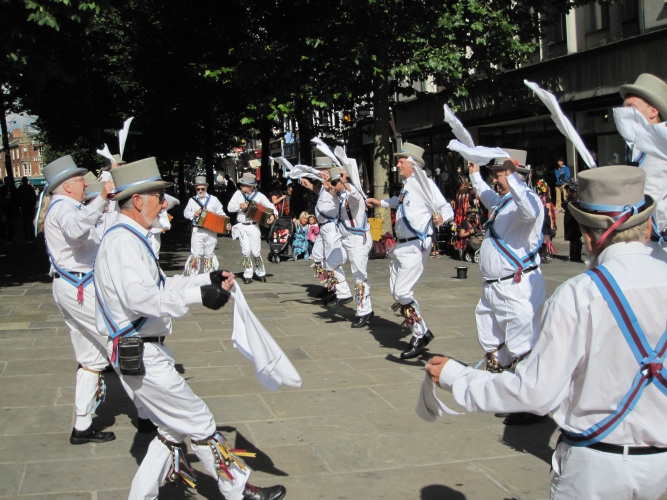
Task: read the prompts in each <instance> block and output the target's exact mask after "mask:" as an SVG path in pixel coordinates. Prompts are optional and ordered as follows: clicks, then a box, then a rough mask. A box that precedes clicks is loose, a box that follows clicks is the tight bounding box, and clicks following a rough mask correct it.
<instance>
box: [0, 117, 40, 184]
mask: <svg viewBox="0 0 667 500" xmlns="http://www.w3.org/2000/svg"><path fill="white" fill-rule="evenodd" d="M34 135H35V134H34V133H33V132H29V131H28V125H24V126H23V129H19V128H15V129H14V130H12V133H11V135H10V137H9V151H5V150H4V149H0V177H2V179H4V178H5V177H6V176H7V171H6V169H5V158H6V156H5V155H7V154H8V155H9V157H10V159H11V162H12V173H13V175H14V180H15V181H16V183H17V184H18V183H20V181H21V177H27V178H28V179H29V180H30V183H31V184H32V185H33V186H35V187H40V186H43V185H44V176H43V175H42V169H43V168H44V162H43V160H42V145H41V144H40V143H39V142H37V141H35V138H34ZM0 148H2V145H1V144H0Z"/></svg>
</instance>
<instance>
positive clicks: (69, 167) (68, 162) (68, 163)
mask: <svg viewBox="0 0 667 500" xmlns="http://www.w3.org/2000/svg"><path fill="white" fill-rule="evenodd" d="M86 173H88V169H87V168H80V167H77V166H76V163H74V160H73V159H72V157H71V156H69V155H67V156H63V157H61V158H58V159H57V160H55V161H52V162H51V163H49V164H48V165H47V166H46V167H44V170H42V174H44V177H45V178H46V188H45V189H44V194H51V191H53V190H54V189H55V188H57V187H58V186H60V185H61V184H62V183H63V182H65V181H66V180H67V179H70V178H72V177H77V176H79V175H85V174H86Z"/></svg>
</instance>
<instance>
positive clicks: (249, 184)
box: [239, 179, 257, 187]
mask: <svg viewBox="0 0 667 500" xmlns="http://www.w3.org/2000/svg"><path fill="white" fill-rule="evenodd" d="M239 184H243V185H244V186H252V187H255V186H256V185H257V183H256V182H246V181H244V180H243V179H241V180H240V181H239Z"/></svg>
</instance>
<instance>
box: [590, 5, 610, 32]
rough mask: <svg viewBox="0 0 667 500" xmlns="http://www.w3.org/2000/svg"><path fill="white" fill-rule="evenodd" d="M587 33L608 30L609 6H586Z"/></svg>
mask: <svg viewBox="0 0 667 500" xmlns="http://www.w3.org/2000/svg"><path fill="white" fill-rule="evenodd" d="M588 9H589V11H588V12H589V22H590V24H589V28H588V32H589V33H595V32H596V31H600V30H605V29H607V28H609V4H608V3H598V2H594V3H591V4H589V5H588Z"/></svg>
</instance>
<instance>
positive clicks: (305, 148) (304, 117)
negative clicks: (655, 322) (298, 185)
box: [296, 102, 313, 165]
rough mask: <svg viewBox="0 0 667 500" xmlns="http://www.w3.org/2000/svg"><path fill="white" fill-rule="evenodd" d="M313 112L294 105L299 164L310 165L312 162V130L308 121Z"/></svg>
mask: <svg viewBox="0 0 667 500" xmlns="http://www.w3.org/2000/svg"><path fill="white" fill-rule="evenodd" d="M312 113H313V110H312V109H311V108H310V107H308V106H305V105H303V104H301V103H298V102H297V104H296V123H297V125H298V126H299V163H302V164H304V165H310V164H311V163H312V161H313V159H312V158H313V152H312V148H311V146H310V139H311V137H312V133H313V132H312V129H311V127H310V120H311V115H312Z"/></svg>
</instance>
